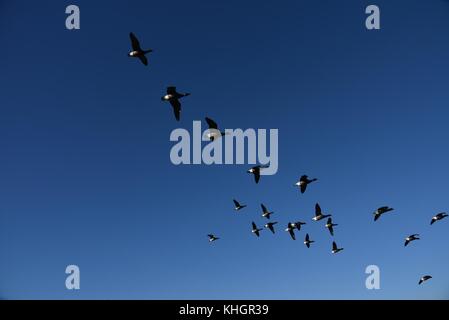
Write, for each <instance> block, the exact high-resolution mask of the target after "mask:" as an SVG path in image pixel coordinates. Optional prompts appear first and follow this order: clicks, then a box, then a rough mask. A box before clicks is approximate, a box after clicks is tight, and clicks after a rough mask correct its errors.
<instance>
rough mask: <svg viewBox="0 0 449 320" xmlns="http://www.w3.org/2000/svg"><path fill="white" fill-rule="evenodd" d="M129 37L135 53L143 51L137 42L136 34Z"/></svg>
mask: <svg viewBox="0 0 449 320" xmlns="http://www.w3.org/2000/svg"><path fill="white" fill-rule="evenodd" d="M129 37H130V39H131V46H132V48H133V50H134V51H142V49H141V48H140V43H139V40H137V37H136V36H135V35H134V33H132V32H131V33H130V34H129Z"/></svg>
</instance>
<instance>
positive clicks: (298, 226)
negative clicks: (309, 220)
mask: <svg viewBox="0 0 449 320" xmlns="http://www.w3.org/2000/svg"><path fill="white" fill-rule="evenodd" d="M304 224H306V223H305V222H301V221H296V222H294V223H292V227H293V228H296V230H298V231H300V230H301V226H302V225H304Z"/></svg>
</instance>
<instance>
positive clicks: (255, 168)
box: [247, 166, 267, 183]
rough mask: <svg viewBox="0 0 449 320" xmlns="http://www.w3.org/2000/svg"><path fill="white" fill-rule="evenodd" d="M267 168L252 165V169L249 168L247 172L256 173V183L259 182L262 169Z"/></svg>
mask: <svg viewBox="0 0 449 320" xmlns="http://www.w3.org/2000/svg"><path fill="white" fill-rule="evenodd" d="M265 168H267V167H266V166H255V167H252V168H251V169H249V170H248V171H247V172H248V173H252V174H253V175H254V181H256V183H259V180H260V171H261V170H262V169H265Z"/></svg>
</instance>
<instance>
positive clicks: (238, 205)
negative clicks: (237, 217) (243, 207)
mask: <svg viewBox="0 0 449 320" xmlns="http://www.w3.org/2000/svg"><path fill="white" fill-rule="evenodd" d="M232 201H234V205H235V206H236V207H240V203H239V202H238V201H237V200H235V199H234V200H232Z"/></svg>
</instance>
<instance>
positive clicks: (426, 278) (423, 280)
mask: <svg viewBox="0 0 449 320" xmlns="http://www.w3.org/2000/svg"><path fill="white" fill-rule="evenodd" d="M429 279H432V276H423V277H421V279H419V282H418V284H421V283H423V282H426V281H427V280H429Z"/></svg>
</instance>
